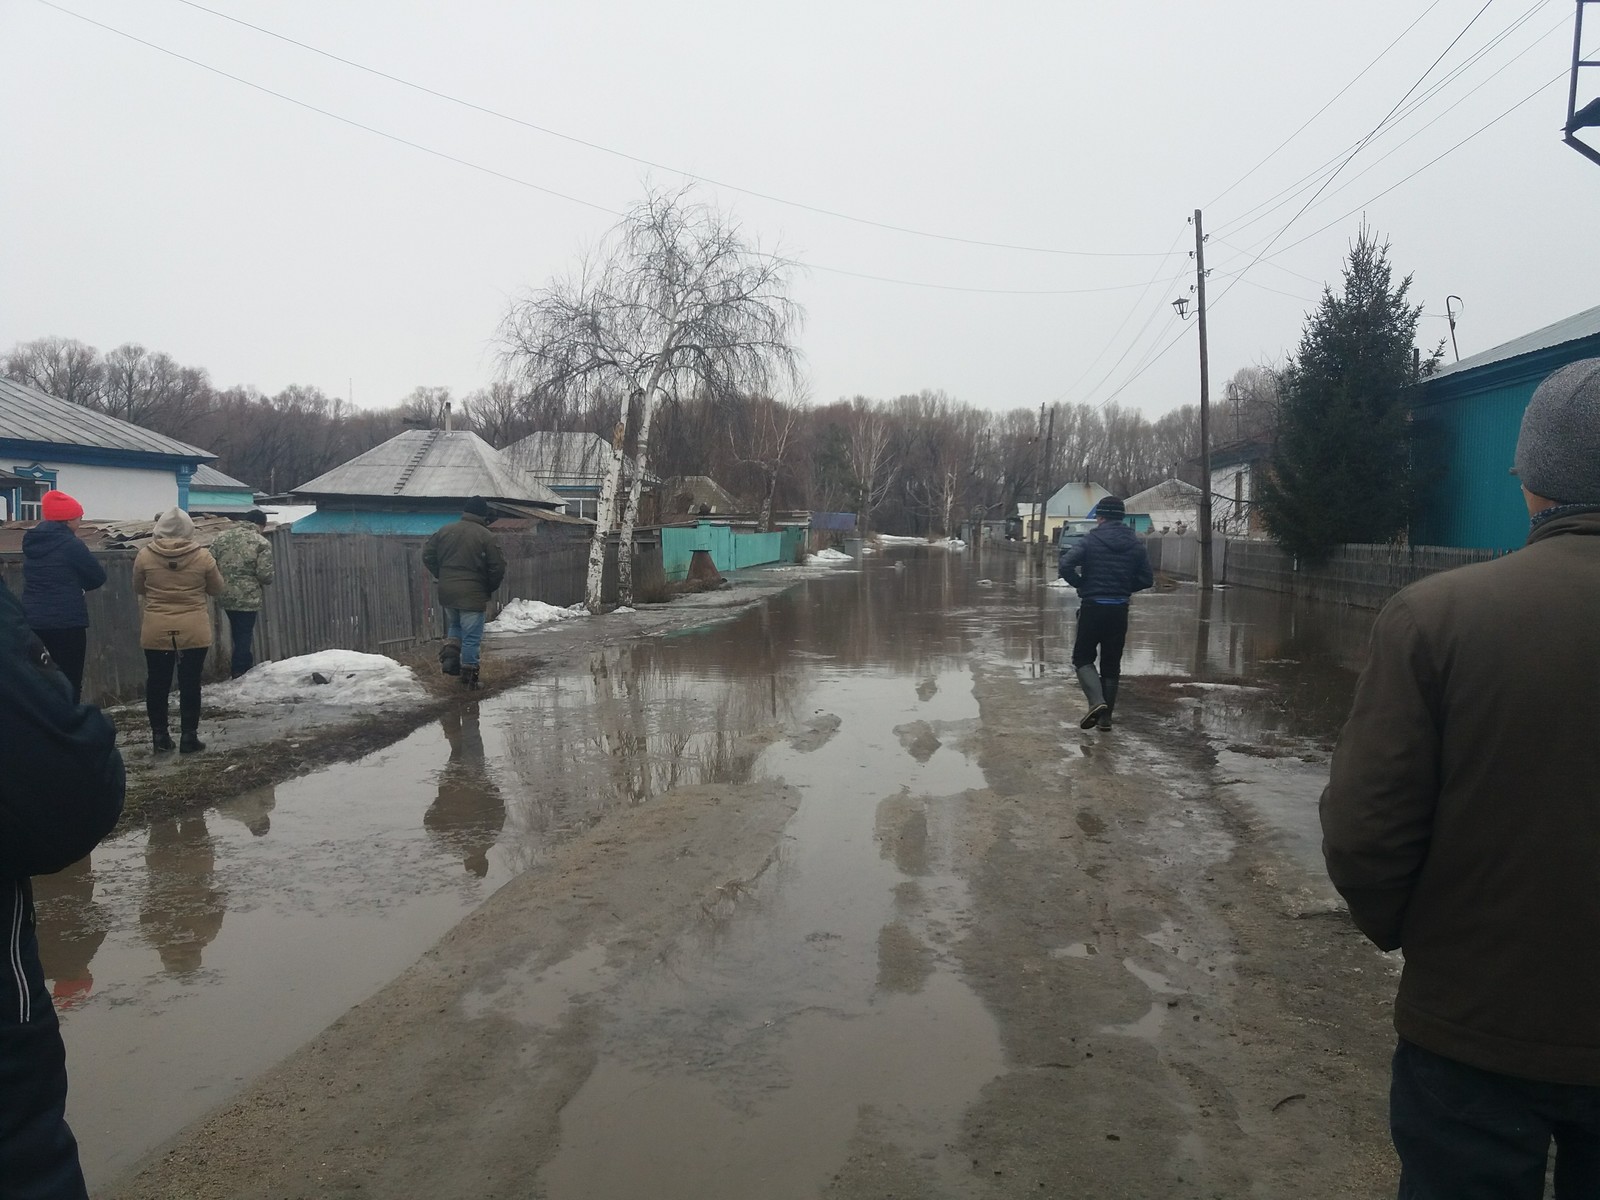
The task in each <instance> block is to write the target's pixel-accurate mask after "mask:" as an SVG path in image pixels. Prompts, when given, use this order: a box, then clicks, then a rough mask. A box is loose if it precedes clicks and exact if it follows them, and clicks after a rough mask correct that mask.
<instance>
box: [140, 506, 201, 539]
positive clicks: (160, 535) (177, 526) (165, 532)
mask: <svg viewBox="0 0 1600 1200" xmlns="http://www.w3.org/2000/svg"><path fill="white" fill-rule="evenodd" d="M150 532H151V533H152V534H154V535H155V537H156V539H157V540H162V539H167V538H192V537H194V518H192V517H191V516H190V515H189V514H188V513H186V512H184V511H183V509H181V508H169V509H167V511H166V512H164V513H162V514H161V515H160V516H159V517H157V518H156V523H155V527H154V528H153V529H151V530H150Z"/></svg>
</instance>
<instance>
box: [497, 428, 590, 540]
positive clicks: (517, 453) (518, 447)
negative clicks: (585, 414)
mask: <svg viewBox="0 0 1600 1200" xmlns="http://www.w3.org/2000/svg"><path fill="white" fill-rule="evenodd" d="M500 453H501V454H503V455H504V456H505V458H506V460H507V461H508V462H510V463H511V464H512V465H513V466H514V467H516V468H517V469H518V470H520V471H522V472H524V473H525V474H527V475H531V476H532V477H533V478H534V479H536V480H538V481H539V482H540V483H542V484H544V486H545V487H547V488H549V489H550V490H551V491H553V492H555V493H556V495H558V496H560V497H561V498H562V499H563V500H565V501H566V503H567V512H568V513H569V514H571V515H573V516H578V517H587V518H588V519H589V520H591V521H593V520H596V519H598V515H599V510H600V489H601V488H602V487H603V486H604V485H605V481H606V472H607V471H608V470H610V469H611V460H612V451H611V447H610V446H608V445H607V444H606V441H605V439H604V438H602V437H600V436H599V435H598V434H594V433H558V432H556V431H554V430H543V431H541V432H539V433H530V434H529V435H528V436H527V437H525V438H523V439H522V440H521V441H517V442H512V443H511V445H509V446H507V447H506V448H505V449H504V450H502V451H501V452H500Z"/></svg>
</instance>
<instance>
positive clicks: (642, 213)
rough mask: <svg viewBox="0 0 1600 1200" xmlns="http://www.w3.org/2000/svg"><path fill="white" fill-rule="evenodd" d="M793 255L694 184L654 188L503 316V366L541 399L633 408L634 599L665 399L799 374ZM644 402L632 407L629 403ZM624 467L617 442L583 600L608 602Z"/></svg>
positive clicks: (625, 570) (629, 586)
mask: <svg viewBox="0 0 1600 1200" xmlns="http://www.w3.org/2000/svg"><path fill="white" fill-rule="evenodd" d="M790 273H791V268H790V264H789V263H788V261H787V260H784V259H781V258H777V257H774V256H771V255H766V254H762V253H761V252H760V251H759V250H758V249H757V248H755V247H754V246H753V245H751V244H750V243H749V242H747V241H746V239H745V237H744V235H743V233H742V231H741V230H740V229H739V227H738V226H737V225H736V224H735V223H734V222H733V221H732V220H731V219H729V218H728V217H727V216H726V215H724V214H722V213H720V212H718V211H717V210H716V209H714V208H712V207H710V206H709V205H706V204H704V203H701V202H698V201H694V200H692V199H691V198H690V195H689V190H688V189H682V190H678V191H670V192H665V191H655V190H651V191H649V192H647V194H646V196H645V198H644V200H643V201H641V202H640V203H639V204H638V205H636V206H635V207H634V208H633V209H631V210H630V211H629V212H628V213H626V214H625V215H624V217H623V219H622V222H621V223H620V224H619V225H618V226H617V227H616V228H615V229H614V230H613V231H612V233H611V235H610V237H609V238H608V241H607V243H606V244H605V245H604V246H603V247H602V248H601V250H600V251H599V252H597V253H596V254H594V255H592V256H591V257H590V258H589V259H587V260H586V261H585V262H584V263H583V264H582V265H581V267H580V269H579V271H578V273H577V274H576V275H574V276H572V277H571V278H569V279H565V280H557V281H555V282H553V283H551V284H550V285H548V286H547V287H545V288H543V289H542V290H540V291H538V292H535V293H534V294H532V295H530V296H528V297H526V298H524V299H521V300H518V301H516V302H515V303H513V304H512V306H511V309H510V311H509V312H508V313H507V314H506V317H505V319H504V320H503V321H502V323H501V328H500V342H501V346H502V348H503V352H504V356H505V360H506V364H507V366H508V367H509V368H510V369H511V370H512V371H514V372H515V373H517V374H518V375H520V376H521V378H522V379H523V380H525V382H526V383H527V384H528V385H529V387H530V390H531V391H532V392H533V394H534V395H535V396H539V395H547V394H552V393H553V394H558V395H563V396H565V395H567V394H569V393H572V392H581V393H586V394H588V395H590V396H594V395H606V394H609V395H610V396H612V397H613V399H614V400H616V401H619V402H620V403H619V408H620V411H619V416H620V421H619V423H622V424H627V423H628V422H629V417H630V413H632V415H633V417H634V420H633V422H632V426H631V427H632V429H633V430H634V436H633V439H632V441H633V470H632V478H631V480H630V481H629V486H628V494H627V497H626V500H625V502H624V503H623V506H622V516H621V521H620V526H621V544H620V546H619V549H618V583H619V588H618V591H619V598H620V599H621V601H622V603H624V604H630V603H632V601H633V547H632V541H633V526H634V522H635V520H636V517H637V513H638V506H639V493H640V488H641V485H642V483H643V479H644V476H645V474H646V472H647V470H648V467H649V462H650V434H651V426H652V424H653V423H654V419H655V415H656V412H657V410H658V409H659V408H660V406H661V403H662V401H663V400H664V399H666V398H668V397H670V396H676V395H685V394H688V393H689V392H691V391H692V390H693V389H694V388H695V387H701V388H703V389H705V390H706V391H707V392H708V393H710V394H711V395H713V396H728V395H734V394H737V393H739V392H746V393H751V394H754V393H766V392H770V390H771V389H772V384H773V383H774V382H775V381H776V380H778V379H780V378H783V377H788V378H791V379H792V378H793V377H794V375H795V373H796V366H797V355H796V352H795V349H794V347H793V344H792V342H791V340H790V339H791V338H792V336H793V335H794V333H795V331H796V329H797V328H798V325H799V321H800V310H799V307H798V305H796V304H795V302H794V301H793V300H791V299H790V298H789V295H788V290H789V277H790ZM635 409H636V410H637V411H636V413H634V412H633V410H635ZM621 473H622V464H621V447H620V446H619V447H618V449H617V452H616V456H615V457H614V459H613V462H612V464H611V469H610V470H609V471H608V472H607V476H606V482H605V485H604V487H603V488H602V491H601V511H600V521H599V524H598V525H597V527H596V530H595V540H594V543H593V545H592V547H591V550H590V554H589V577H588V584H587V587H586V603H587V604H588V607H589V608H590V610H591V611H598V610H599V608H600V606H601V596H600V581H601V572H602V570H603V567H604V561H605V560H604V552H605V538H606V536H607V532H608V527H609V525H610V514H611V511H612V507H613V506H614V504H615V499H616V491H617V483H618V480H619V478H620V477H621Z"/></svg>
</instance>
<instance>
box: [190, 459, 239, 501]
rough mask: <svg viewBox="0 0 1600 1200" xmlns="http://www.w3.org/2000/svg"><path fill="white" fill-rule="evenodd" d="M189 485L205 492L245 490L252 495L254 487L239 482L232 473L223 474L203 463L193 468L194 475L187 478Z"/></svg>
mask: <svg viewBox="0 0 1600 1200" xmlns="http://www.w3.org/2000/svg"><path fill="white" fill-rule="evenodd" d="M189 486H190V487H191V488H197V489H199V490H200V491H207V492H211V491H222V490H225V489H226V490H228V491H245V492H249V493H250V494H251V495H252V496H253V495H255V488H253V487H251V486H250V485H249V484H248V483H241V482H240V481H239V480H237V479H235V478H234V477H233V476H232V475H224V474H223V473H222V472H221V471H219V470H217V469H216V468H215V467H210V466H206V465H205V464H204V463H202V464H201V465H200V466H198V467H196V468H195V472H194V477H193V478H192V479H190V480H189Z"/></svg>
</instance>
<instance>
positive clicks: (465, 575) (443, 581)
mask: <svg viewBox="0 0 1600 1200" xmlns="http://www.w3.org/2000/svg"><path fill="white" fill-rule="evenodd" d="M422 565H423V566H425V567H427V568H428V574H430V575H432V576H433V577H434V578H435V579H437V580H438V581H439V603H440V604H442V605H444V607H445V608H459V609H463V610H465V611H467V612H483V611H484V610H485V609H486V608H488V607H489V597H491V596H493V595H494V594H495V592H496V590H498V588H499V587H500V582H501V580H503V579H504V578H505V577H506V556H505V552H504V551H502V550H501V549H500V539H499V538H497V537H495V535H494V534H492V533H490V532H489V522H487V521H485V520H484V519H483V518H482V517H480V516H477V515H476V514H474V513H463V514H462V515H461V519H460V520H459V521H456V522H454V523H453V524H450V525H446V526H445V527H444V528H443V529H441V530H439V531H438V532H437V533H435V534H434V535H433V536H432V537H430V538H429V539H428V543H427V545H425V546H423V548H422Z"/></svg>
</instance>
